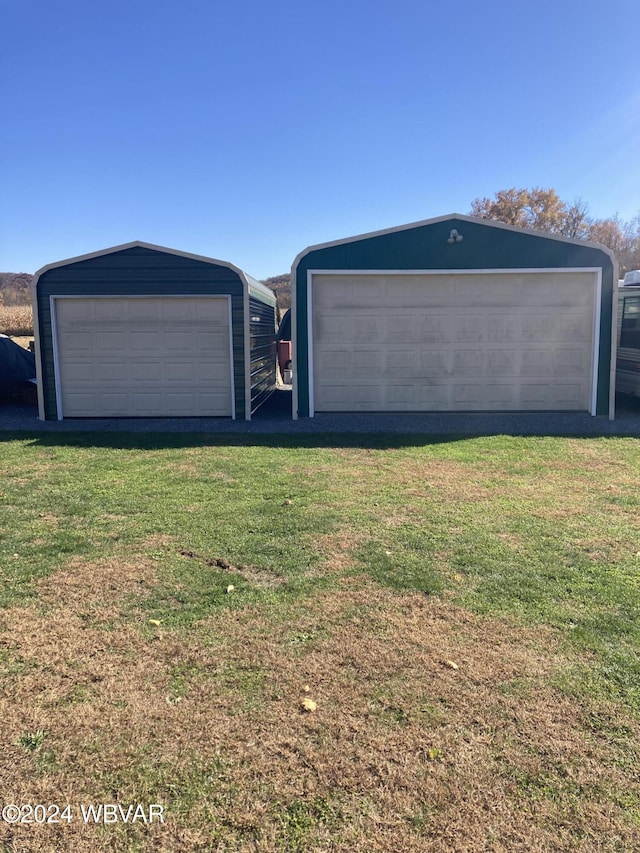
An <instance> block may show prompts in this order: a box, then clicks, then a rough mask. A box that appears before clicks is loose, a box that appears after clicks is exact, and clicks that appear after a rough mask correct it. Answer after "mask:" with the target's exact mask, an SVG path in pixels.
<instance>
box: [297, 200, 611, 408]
mask: <svg viewBox="0 0 640 853" xmlns="http://www.w3.org/2000/svg"><path fill="white" fill-rule="evenodd" d="M615 280H616V272H615V261H614V260H613V257H612V255H611V253H610V252H609V251H608V250H607V249H605V248H604V247H602V246H599V245H595V244H590V243H585V242H583V241H578V240H569V239H564V238H561V237H552V236H550V235H548V234H542V233H539V232H531V231H523V230H522V229H518V228H513V227H510V226H507V225H502V224H499V223H495V222H489V221H487V220H480V219H474V218H471V217H467V216H462V215H459V214H453V215H451V216H446V217H441V218H438V219H431V220H427V221H424V222H419V223H415V224H411V225H405V226H401V227H399V228H391V229H389V230H386V231H379V232H375V233H372V234H365V235H361V236H358V237H351V238H348V239H345V240H338V241H335V242H331V243H325V244H322V245H317V246H311V247H310V248H308V249H305V250H304V251H303V252H301V253H300V254H299V255H298V257H297V258H296V260H295V262H294V265H293V270H292V291H293V293H292V305H293V310H292V314H293V328H294V331H293V350H294V365H295V370H294V401H293V411H294V417H298V416H299V417H306V416H313V415H315V414H316V413H320V412H349V411H350V412H367V411H368V412H373V411H381V412H402V411H405V412H426V411H455V412H464V411H586V412H590V413H591V414H593V415H596V414H598V415H609V416H610V417H613V403H614V401H613V382H612V378H611V365H612V349H611V347H612V319H613V313H612V312H613V310H614V303H613V298H614V288H613V284H614V281H615Z"/></svg>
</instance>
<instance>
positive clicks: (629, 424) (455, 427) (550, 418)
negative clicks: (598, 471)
mask: <svg viewBox="0 0 640 853" xmlns="http://www.w3.org/2000/svg"><path fill="white" fill-rule="evenodd" d="M16 430H18V431H26V432H31V433H33V432H35V433H41V432H78V431H83V432H86V431H91V432H127V433H131V432H154V433H158V432H160V433H163V432H167V433H169V432H192V433H255V434H264V433H273V434H314V433H405V434H423V435H604V436H606V435H626V436H636V435H638V436H640V400H636V399H635V398H629V397H620V399H619V401H618V406H617V415H616V420H614V421H610V420H609V419H608V418H606V417H591V415H587V414H584V413H563V412H536V413H529V414H519V413H474V412H470V413H460V412H457V413H416V414H404V413H398V414H375V413H369V414H362V413H360V414H319V415H316V417H315V418H301V419H300V420H297V421H293V420H291V391H290V390H286V389H278V390H277V391H276V392H275V393H274V394H273V395H272V396H271V398H270V399H269V400H268V401H267V402H266V403H265V404H264V406H262V408H261V409H260V410H259V411H258V412H257V413H256V414H255V415H254V418H253V420H251V421H249V422H247V421H232V420H230V419H227V418H95V419H94V418H91V419H69V420H64V421H39V420H38V416H37V409H36V408H35V407H34V406H24V405H4V406H0V432H7V431H16Z"/></svg>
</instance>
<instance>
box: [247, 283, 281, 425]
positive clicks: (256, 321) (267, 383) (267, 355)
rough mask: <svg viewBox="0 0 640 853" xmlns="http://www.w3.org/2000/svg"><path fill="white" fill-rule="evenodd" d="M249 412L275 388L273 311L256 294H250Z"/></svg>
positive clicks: (274, 321) (271, 307)
mask: <svg viewBox="0 0 640 853" xmlns="http://www.w3.org/2000/svg"><path fill="white" fill-rule="evenodd" d="M249 314H250V316H249V341H250V351H251V358H250V375H251V414H253V413H254V412H255V411H256V409H257V408H258V407H259V406H261V405H262V403H264V402H265V400H266V399H267V398H268V397H269V396H270V395H271V394H272V393H273V391H274V390H275V387H276V311H275V305H266V304H265V303H264V302H260V301H259V300H258V299H256V297H255V296H250V297H249Z"/></svg>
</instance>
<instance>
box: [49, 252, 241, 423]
mask: <svg viewBox="0 0 640 853" xmlns="http://www.w3.org/2000/svg"><path fill="white" fill-rule="evenodd" d="M180 293H184V294H189V295H194V296H199V295H214V296H216V295H220V296H227V295H229V296H231V316H232V319H231V322H232V338H233V361H234V365H233V368H234V382H235V404H236V417H237V418H240V419H242V418H244V417H245V414H246V412H245V369H244V322H243V321H244V301H243V293H244V283H243V281H242V280H241V278H240V276H239V275H238V273H236V272H234V271H233V270H231V269H229V268H228V267H225V266H221V265H218V264H212V263H208V262H206V261H199V260H197V259H193V258H185V257H183V256H181V255H173V254H170V253H168V252H161V251H158V250H154V249H148V248H145V247H143V246H135V247H132V248H129V249H123V250H122V251H119V252H112V253H109V254H105V255H99V256H98V257H95V258H90V259H88V260H84V261H78V262H76V263H71V264H66V265H64V266H60V267H56V268H54V269H51V270H48V271H46V272H44V273H42V274H41V276H40V278H39V280H38V283H37V310H38V322H39V326H40V350H41V367H42V383H43V394H44V405H45V418H46V419H47V420H55V419H56V418H57V412H56V393H55V392H56V389H55V375H54V364H53V338H52V329H51V311H50V303H49V297H50V296H101V295H102V296H104V295H109V296H112V295H122V296H163V295H175V294H180Z"/></svg>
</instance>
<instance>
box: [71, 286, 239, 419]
mask: <svg viewBox="0 0 640 853" xmlns="http://www.w3.org/2000/svg"><path fill="white" fill-rule="evenodd" d="M55 305H56V311H55V314H56V327H57V340H58V352H57V360H58V368H59V375H60V386H61V391H60V393H61V400H62V413H63V416H65V417H120V416H129V417H136V416H139V417H154V416H167V417H171V416H189V415H191V416H200V415H207V416H229V415H231V414H232V400H231V395H232V380H231V368H230V332H229V307H228V300H227V299H226V298H224V299H223V298H220V297H211V298H208V297H194V298H191V297H185V298H184V303H183V299H182V298H181V297H178V298H171V297H142V298H132V297H122V298H99V297H93V298H80V299H75V298H66V299H65V298H61V297H58V298H57V299H56V300H55ZM176 317H177V318H178V319H177V324H178V328H176V327H175V322H174V319H175V318H176ZM196 317H197V318H198V322H199V323H200V325H199V330H198V331H197V332H195V333H194V330H193V328H191V327H190V325H189V324H190V323H191V321H192V320H195V318H196ZM203 317H207V318H209V320H210V322H209V325H208V326H203V325H202V323H201V321H202V318H203ZM83 318H84V319H83ZM170 324H172V325H171V326H170ZM181 324H182V326H181Z"/></svg>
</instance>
